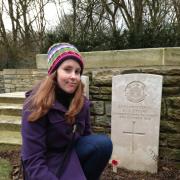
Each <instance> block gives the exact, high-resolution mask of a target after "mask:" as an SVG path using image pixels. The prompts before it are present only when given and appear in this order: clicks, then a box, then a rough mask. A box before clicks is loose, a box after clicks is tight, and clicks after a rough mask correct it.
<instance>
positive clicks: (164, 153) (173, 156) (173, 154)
mask: <svg viewBox="0 0 180 180" xmlns="http://www.w3.org/2000/svg"><path fill="white" fill-rule="evenodd" d="M159 156H160V157H161V158H162V159H163V160H165V161H170V160H178V159H180V149H172V148H164V147H162V148H161V147H160V150H159Z"/></svg>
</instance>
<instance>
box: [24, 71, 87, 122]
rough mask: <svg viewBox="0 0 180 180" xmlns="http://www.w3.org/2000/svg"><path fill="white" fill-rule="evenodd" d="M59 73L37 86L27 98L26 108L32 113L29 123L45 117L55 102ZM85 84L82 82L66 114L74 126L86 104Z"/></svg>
mask: <svg viewBox="0 0 180 180" xmlns="http://www.w3.org/2000/svg"><path fill="white" fill-rule="evenodd" d="M56 76H57V73H56V72H54V73H52V74H51V75H48V76H47V77H46V78H45V79H43V80H42V81H41V82H40V83H39V84H37V85H36V86H35V87H34V88H33V91H32V92H31V95H30V96H29V97H28V98H27V101H26V106H28V109H29V110H30V111H31V114H30V115H29V117H28V120H29V121H36V120H38V119H39V118H40V117H42V116H43V115H45V114H46V113H47V112H48V111H49V109H50V108H51V107H52V105H53V103H54V101H55V87H56V86H57V82H56ZM83 94H84V84H83V83H82V82H81V81H80V83H79V86H78V88H77V89H76V92H75V95H74V97H73V99H72V101H71V103H70V106H69V109H68V111H67V112H66V114H65V118H66V120H67V121H68V123H70V124H73V123H74V121H75V116H76V115H77V114H78V113H79V112H80V111H81V109H82V107H83V104H84V95H83Z"/></svg>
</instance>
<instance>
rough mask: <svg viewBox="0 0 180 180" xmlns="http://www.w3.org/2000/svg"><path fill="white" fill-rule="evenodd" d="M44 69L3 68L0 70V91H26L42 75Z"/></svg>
mask: <svg viewBox="0 0 180 180" xmlns="http://www.w3.org/2000/svg"><path fill="white" fill-rule="evenodd" d="M44 74H45V71H43V70H42V71H40V70H37V69H4V70H3V71H1V72H0V81H2V82H3V83H2V85H1V86H2V88H1V86H0V92H1V93H4V92H5V93H9V92H15V91H27V90H29V89H30V88H31V87H32V86H33V85H34V84H35V83H36V82H38V81H39V80H40V79H42V77H44Z"/></svg>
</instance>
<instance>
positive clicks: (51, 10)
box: [3, 2, 70, 30]
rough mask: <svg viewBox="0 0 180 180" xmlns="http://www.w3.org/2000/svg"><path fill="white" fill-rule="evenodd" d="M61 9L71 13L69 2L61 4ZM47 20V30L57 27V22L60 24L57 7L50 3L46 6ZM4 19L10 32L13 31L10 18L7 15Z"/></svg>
mask: <svg viewBox="0 0 180 180" xmlns="http://www.w3.org/2000/svg"><path fill="white" fill-rule="evenodd" d="M61 9H63V10H64V12H65V13H68V12H69V11H70V6H69V4H68V3H67V2H64V3H62V4H61ZM44 10H45V19H46V20H47V24H46V28H47V29H51V28H53V27H54V26H56V24H57V22H58V18H57V17H58V16H57V11H56V7H55V4H53V3H48V4H47V5H46V6H45V9H44ZM3 19H6V21H5V27H6V29H8V30H11V29H12V28H11V21H10V19H9V18H8V16H7V15H5V13H4V14H3Z"/></svg>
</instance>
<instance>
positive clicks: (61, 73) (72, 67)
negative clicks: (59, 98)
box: [57, 59, 81, 94]
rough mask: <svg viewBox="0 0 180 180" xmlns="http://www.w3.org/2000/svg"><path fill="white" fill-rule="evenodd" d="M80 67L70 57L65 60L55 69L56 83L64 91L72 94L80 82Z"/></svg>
mask: <svg viewBox="0 0 180 180" xmlns="http://www.w3.org/2000/svg"><path fill="white" fill-rule="evenodd" d="M80 72H81V67H80V65H79V63H78V62H76V61H75V60H72V59H68V60H65V61H64V62H63V63H62V64H61V65H60V66H59V67H58V69H57V83H58V85H59V87H60V88H61V89H62V90H64V91H65V92H66V93H69V94H72V93H74V92H75V90H76V89H77V87H78V85H79V83H80Z"/></svg>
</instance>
